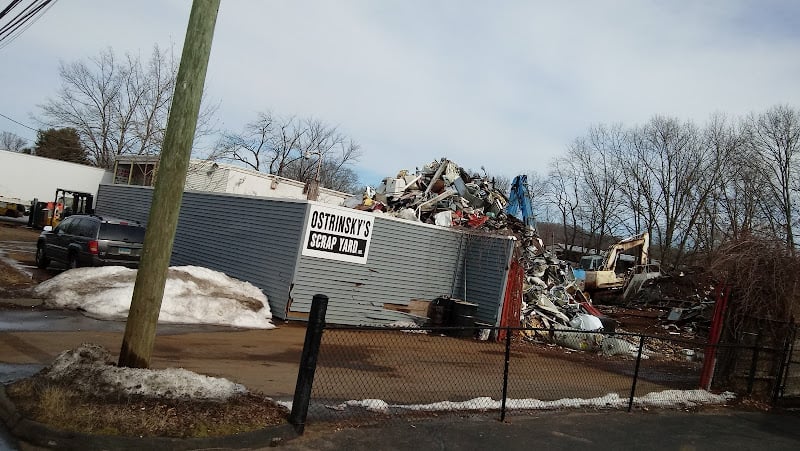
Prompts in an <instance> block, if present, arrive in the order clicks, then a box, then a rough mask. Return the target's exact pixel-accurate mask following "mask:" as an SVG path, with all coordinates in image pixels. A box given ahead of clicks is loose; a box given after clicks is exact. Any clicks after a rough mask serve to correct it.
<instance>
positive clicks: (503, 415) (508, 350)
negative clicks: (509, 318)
mask: <svg viewBox="0 0 800 451" xmlns="http://www.w3.org/2000/svg"><path fill="white" fill-rule="evenodd" d="M510 361H511V328H510V327H508V326H506V356H505V368H503V400H502V401H501V402H500V421H505V420H506V398H507V397H508V366H509V362H510Z"/></svg>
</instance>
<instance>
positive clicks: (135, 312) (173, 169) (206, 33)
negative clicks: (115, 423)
mask: <svg viewBox="0 0 800 451" xmlns="http://www.w3.org/2000/svg"><path fill="white" fill-rule="evenodd" d="M219 3H220V0H194V2H193V3H192V12H191V14H190V15H189V25H188V27H187V29H186V40H185V41H184V43H183V54H182V55H181V64H180V67H179V69H178V78H177V80H176V83H175V93H174V94H173V96H172V109H171V111H170V114H169V120H168V121H167V131H166V135H165V136H164V145H163V147H162V149H161V162H160V163H159V169H158V179H157V180H156V185H155V189H154V190H153V202H152V205H151V206H150V220H149V221H148V224H147V232H146V233H145V238H144V247H143V249H142V257H141V261H140V263H139V272H138V274H137V275H136V285H135V286H134V288H133V299H132V300H131V309H130V313H128V322H127V324H126V326H125V337H124V338H123V340H122V349H121V350H120V354H119V365H120V366H126V367H131V368H147V367H149V366H150V357H151V355H152V353H153V342H154V341H155V337H156V326H157V324H158V314H159V312H160V311H161V300H162V298H163V297H164V285H165V283H166V280H167V270H168V269H169V260H170V256H171V255H172V245H173V242H174V240H175V228H176V227H177V225H178V213H179V212H180V207H181V199H182V198H183V186H184V184H185V183H186V170H187V168H188V166H189V156H190V154H191V152H192V142H193V141H194V132H195V128H196V127H197V116H198V113H199V111H200V98H201V97H202V94H203V85H204V83H205V79H206V69H207V68H208V57H209V54H210V53H211V41H212V39H213V37H214V25H215V24H216V21H217V11H218V10H219Z"/></svg>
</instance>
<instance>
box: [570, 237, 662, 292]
mask: <svg viewBox="0 0 800 451" xmlns="http://www.w3.org/2000/svg"><path fill="white" fill-rule="evenodd" d="M635 247H641V249H640V250H639V253H638V255H637V256H636V259H635V263H634V267H633V269H632V271H626V272H623V273H617V271H616V269H617V261H618V259H619V257H620V255H621V254H622V253H623V252H625V251H627V250H630V249H633V248H635ZM649 248H650V235H649V234H648V233H647V232H644V233H640V234H639V235H634V236H632V237H628V238H625V239H623V240H621V241H619V242H618V243H616V244H613V245H611V247H609V248H608V251H607V252H606V254H605V258H603V260H602V262H601V263H600V265H599V266H595V265H596V262H597V256H587V257H583V258H582V259H581V263H582V265H583V264H585V265H586V266H587V268H585V269H586V280H585V283H584V292H586V293H589V295H591V296H592V297H600V298H602V299H610V298H614V297H618V295H619V294H620V293H619V292H620V291H622V295H623V298H627V297H628V296H630V295H631V294H632V293H633V292H635V291H638V288H639V287H641V284H642V283H643V282H644V280H646V279H648V278H652V277H657V276H658V275H659V274H660V273H659V270H658V267H657V265H650V264H649V263H650V261H649V256H648V252H649ZM584 260H585V261H584ZM634 281H635V283H634V285H635V287H634V286H632V284H631V282H634Z"/></svg>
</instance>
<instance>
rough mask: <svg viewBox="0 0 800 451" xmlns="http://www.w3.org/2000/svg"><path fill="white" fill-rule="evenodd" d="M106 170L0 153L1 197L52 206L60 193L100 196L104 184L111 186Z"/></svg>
mask: <svg viewBox="0 0 800 451" xmlns="http://www.w3.org/2000/svg"><path fill="white" fill-rule="evenodd" d="M111 181H112V177H111V172H110V171H106V170H105V169H101V168H96V167H92V166H86V165H84V164H77V163H70V162H68V161H61V160H54V159H52V158H43V157H37V156H34V155H28V154H25V153H19V152H11V151H6V150H0V196H3V197H5V198H14V199H19V200H20V201H21V203H24V204H30V202H31V201H32V200H33V199H38V200H39V201H50V202H52V201H53V200H54V197H55V193H56V189H58V188H63V189H67V190H71V191H81V192H86V193H91V194H92V195H94V196H97V189H98V187H99V186H100V184H101V183H111Z"/></svg>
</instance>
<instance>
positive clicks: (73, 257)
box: [67, 252, 80, 269]
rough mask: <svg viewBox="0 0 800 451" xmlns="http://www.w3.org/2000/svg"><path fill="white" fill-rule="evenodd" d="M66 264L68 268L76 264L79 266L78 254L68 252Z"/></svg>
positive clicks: (74, 266)
mask: <svg viewBox="0 0 800 451" xmlns="http://www.w3.org/2000/svg"><path fill="white" fill-rule="evenodd" d="M67 265H68V266H69V268H70V269H72V268H77V267H78V266H80V265H78V256H77V255H75V253H74V252H72V253H70V254H69V258H67Z"/></svg>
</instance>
